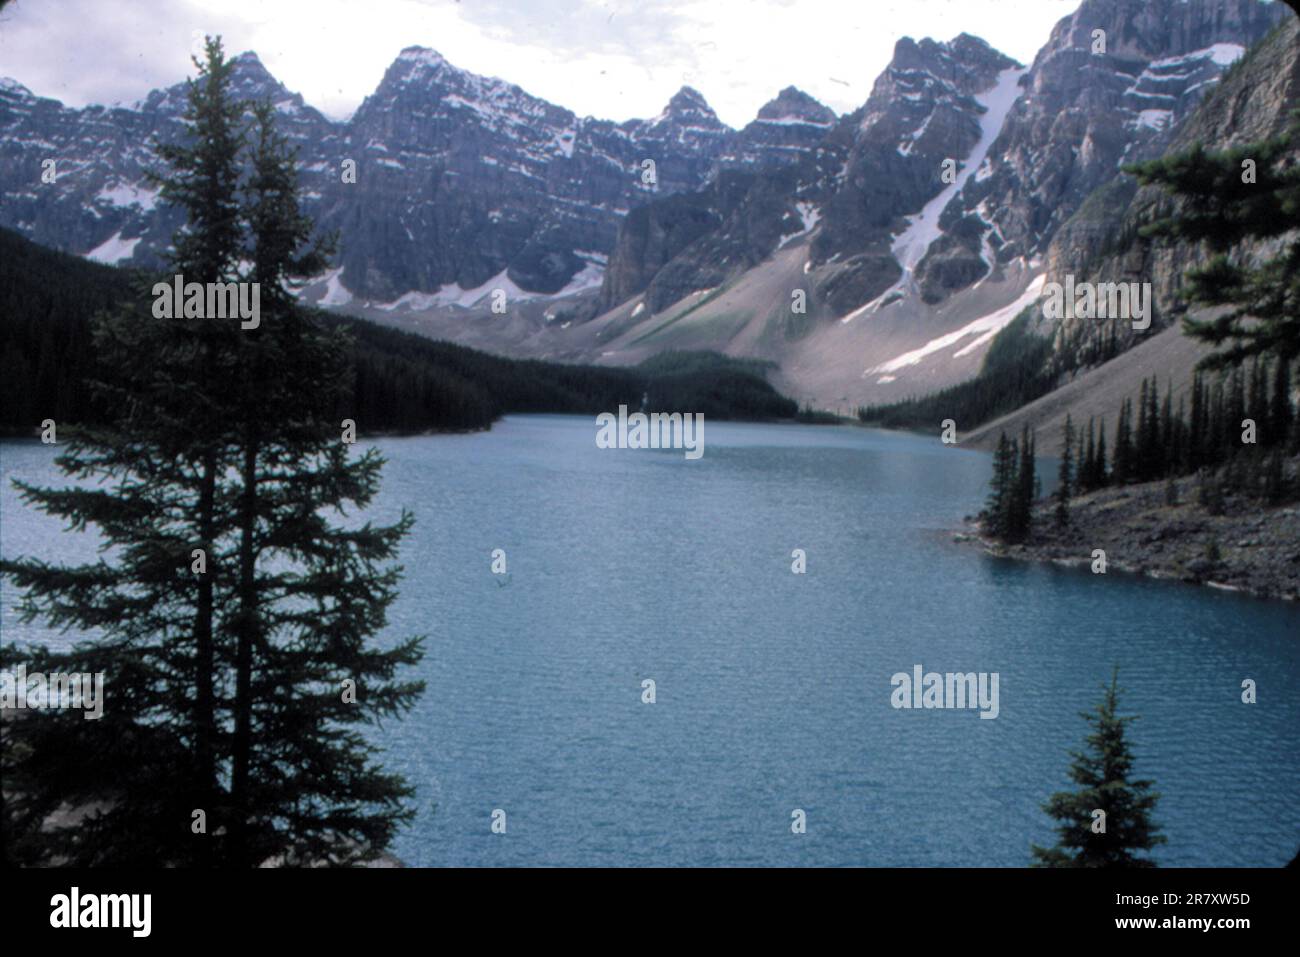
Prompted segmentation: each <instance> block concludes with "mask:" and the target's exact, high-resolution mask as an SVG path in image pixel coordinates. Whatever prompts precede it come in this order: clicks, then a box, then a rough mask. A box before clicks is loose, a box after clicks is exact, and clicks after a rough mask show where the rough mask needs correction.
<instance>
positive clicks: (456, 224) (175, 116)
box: [0, 0, 1291, 411]
mask: <svg viewBox="0 0 1300 957" xmlns="http://www.w3.org/2000/svg"><path fill="white" fill-rule="evenodd" d="M846 15H849V14H846ZM1290 16H1291V14H1290V11H1289V10H1288V9H1287V8H1286V7H1285V6H1283V5H1282V4H1281V3H1269V2H1262V0H1083V2H1082V3H1081V5H1080V6H1079V7H1078V9H1077V10H1075V11H1074V12H1073V13H1070V14H1068V15H1066V16H1064V17H1063V18H1062V20H1061V21H1060V22H1059V23H1058V24H1057V25H1056V27H1055V28H1054V29H1053V31H1052V33H1051V35H1050V37H1048V38H1047V42H1046V44H1045V45H1044V46H1043V48H1042V49H1041V50H1040V51H1039V52H1038V54H1037V56H1035V58H1034V60H1033V62H1032V63H1030V64H1027V65H1026V64H1019V63H1016V62H1015V61H1013V60H1012V59H1011V58H1009V57H1007V56H1005V55H1004V54H1002V53H1000V52H998V51H997V50H994V49H993V48H992V47H990V46H989V45H988V44H987V43H985V42H984V41H983V40H981V39H979V38H977V37H973V36H969V35H965V34H963V35H961V36H958V37H957V38H955V39H953V40H951V41H948V42H936V41H933V40H928V39H927V40H921V41H919V42H917V41H914V40H911V39H907V38H904V39H902V40H899V41H898V43H897V45H896V47H895V51H894V56H893V59H892V61H891V62H890V64H889V66H888V67H887V68H886V69H885V70H884V72H883V73H882V74H881V75H880V77H879V78H878V79H877V81H876V83H875V85H874V87H873V89H872V91H871V94H870V96H869V97H868V99H867V100H866V102H865V103H864V104H863V105H862V106H861V107H860V108H858V109H857V110H855V111H853V112H851V113H849V114H846V115H844V116H840V117H837V116H836V115H835V114H834V113H833V112H832V111H831V110H829V109H827V108H826V107H824V106H823V105H821V104H820V103H818V102H817V101H816V100H814V99H812V98H811V97H809V96H807V95H806V94H804V93H802V92H800V91H799V90H797V89H794V88H788V89H786V90H783V91H781V92H780V93H779V95H777V96H776V98H775V99H773V100H772V101H771V102H770V103H768V104H767V105H766V106H764V107H763V108H762V109H761V110H760V111H759V114H758V116H757V117H756V118H755V120H754V121H753V122H752V123H750V124H748V125H746V126H745V127H744V128H743V129H740V130H733V129H731V128H729V127H727V126H726V125H725V124H723V123H722V122H721V121H719V120H718V118H717V116H716V115H715V114H714V113H713V111H712V110H711V109H710V108H709V106H708V104H707V102H706V101H705V100H704V98H703V97H702V96H701V95H700V94H699V93H698V92H696V91H695V90H692V89H690V88H689V87H686V88H683V89H682V90H680V91H679V92H678V93H676V94H675V95H674V96H673V97H672V98H671V100H670V101H669V103H668V104H667V106H666V107H665V109H664V111H663V112H662V113H661V114H660V115H659V116H657V117H654V118H652V119H645V120H629V121H627V122H623V123H614V122H611V121H608V120H598V119H592V118H580V117H577V116H575V115H574V114H573V113H572V112H570V111H568V110H565V109H563V108H561V107H559V106H556V105H554V104H551V103H548V102H546V101H545V100H542V99H539V98H537V97H533V96H531V95H529V94H528V93H526V92H525V91H524V90H522V89H520V88H519V87H518V86H513V85H510V84H508V83H505V82H503V81H500V80H496V79H489V78H484V77H481V76H477V75H475V74H472V73H468V72H466V71H464V70H460V69H457V68H456V67H454V66H453V65H451V64H450V63H448V62H447V61H446V60H445V59H444V58H443V57H442V56H440V55H439V54H438V53H436V52H434V51H432V50H428V49H425V48H419V47H411V48H408V49H406V50H403V51H402V53H401V55H400V56H399V57H398V58H397V59H396V60H395V61H394V63H393V64H392V65H391V66H390V67H389V69H388V71H387V72H386V74H385V75H384V78H383V80H382V81H381V83H380V84H379V86H378V88H377V89H376V90H375V92H374V93H373V94H372V95H370V96H369V97H367V98H366V100H365V101H364V102H363V103H362V105H361V107H360V108H359V109H358V110H357V112H356V113H355V115H353V116H352V117H351V118H350V119H349V120H347V121H346V122H333V121H331V120H328V119H327V118H325V117H324V116H323V115H321V114H320V113H319V112H317V111H316V110H314V109H312V108H311V107H310V106H308V105H307V104H305V103H304V102H303V100H302V98H301V97H300V96H298V95H296V94H293V93H291V92H289V91H288V90H286V89H285V88H284V87H283V86H282V85H281V84H280V83H279V82H278V81H276V80H275V78H274V77H272V76H271V75H270V74H269V73H268V72H267V71H266V70H265V68H264V67H263V66H262V64H261V63H260V61H259V60H258V58H257V56H256V55H255V54H252V53H244V54H242V55H240V56H239V57H237V58H236V60H235V61H234V68H235V77H236V84H235V86H236V92H237V93H238V94H239V95H241V96H245V97H249V98H258V99H269V100H271V102H273V103H274V104H275V105H276V107H277V109H278V110H279V113H280V115H281V117H282V123H283V126H284V128H285V132H286V133H287V134H288V135H289V136H290V137H291V139H292V140H293V142H294V143H295V145H297V147H298V149H299V151H300V160H301V175H302V182H303V187H304V190H305V199H306V209H307V211H308V212H309V213H310V214H311V215H312V216H314V217H315V218H316V220H317V222H318V223H319V225H320V226H321V228H323V229H331V230H333V229H337V230H338V231H339V232H340V234H341V240H342V241H341V247H340V252H339V258H338V260H337V262H336V264H335V268H334V269H332V270H331V272H330V273H328V274H327V275H326V276H323V277H321V280H320V282H319V283H317V284H316V286H315V287H313V288H312V289H311V290H309V291H308V293H307V295H308V298H310V299H311V300H313V301H315V302H318V303H321V304H323V305H326V306H332V307H338V308H345V309H347V310H349V311H353V312H356V313H358V314H361V315H365V316H368V317H370V318H373V319H378V320H381V321H384V322H387V323H390V324H393V325H397V326H401V327H404V328H408V329H411V330H414V331H419V332H421V333H423V334H426V335H433V336H438V337H443V338H449V339H453V340H457V341H461V342H466V343H468V344H471V345H474V346H476V347H479V348H486V349H490V350H494V351H499V352H503V353H507V354H513V355H522V356H539V357H549V358H558V359H568V360H581V361H599V362H605V363H613V364H633V363H637V362H640V361H642V360H644V359H645V358H647V357H648V356H651V355H654V354H655V353H657V352H661V351H664V350H670V349H701V348H703V349H714V350H717V351H721V352H726V353H729V354H731V355H736V356H743V357H750V358H757V359H762V360H772V361H775V362H777V363H779V364H780V367H781V371H780V373H779V374H778V378H777V382H778V385H779V387H781V388H782V389H783V390H784V391H786V392H787V393H788V394H792V395H796V396H798V397H799V398H801V399H802V400H804V401H806V402H809V403H812V404H815V405H818V406H821V407H827V408H832V409H834V408H837V407H840V408H842V409H844V410H846V411H847V410H848V409H851V408H852V407H854V406H856V405H858V404H865V403H877V402H883V401H889V400H891V398H901V397H903V396H905V395H909V394H921V393H924V392H927V391H934V390H936V389H939V388H942V387H944V386H946V385H950V384H952V383H954V382H957V381H961V380H963V379H968V378H970V377H971V376H973V375H975V374H976V373H977V372H978V370H979V365H980V361H981V357H982V355H983V351H984V349H985V348H987V345H988V343H989V342H990V341H991V339H992V338H993V336H994V335H996V334H997V332H998V330H999V329H1001V328H1003V327H1004V326H1006V325H1007V324H1008V323H1009V322H1010V320H1011V319H1013V318H1014V317H1015V316H1016V315H1017V314H1018V313H1019V312H1020V311H1021V309H1023V308H1024V306H1026V305H1028V304H1029V303H1031V302H1032V301H1033V300H1034V298H1035V294H1036V292H1037V290H1038V289H1039V288H1041V284H1042V282H1043V281H1044V279H1045V278H1046V273H1047V272H1048V271H1049V270H1050V269H1053V268H1056V267H1057V266H1060V265H1064V264H1072V265H1071V268H1075V269H1083V268H1085V267H1087V266H1088V265H1089V264H1091V263H1092V262H1093V261H1094V260H1096V259H1097V257H1098V256H1101V255H1103V253H1104V252H1105V249H1103V247H1105V248H1106V249H1109V248H1110V247H1111V246H1113V245H1114V242H1113V237H1112V238H1111V239H1108V238H1106V237H1108V236H1110V226H1111V222H1112V216H1113V220H1114V222H1115V223H1116V224H1118V223H1120V222H1121V221H1122V220H1123V219H1124V218H1125V217H1126V216H1131V215H1136V214H1135V213H1133V211H1132V210H1131V209H1130V207H1129V204H1130V202H1131V201H1133V199H1134V197H1133V192H1134V191H1133V190H1132V188H1131V179H1129V178H1128V177H1125V176H1123V175H1122V174H1121V166H1122V165H1123V164H1124V163H1127V162H1130V161H1134V160H1138V159H1142V158H1147V157H1152V156H1157V155H1160V154H1161V153H1163V152H1164V151H1166V150H1167V149H1169V148H1170V146H1171V144H1174V143H1184V144H1185V143H1186V142H1187V136H1186V134H1184V133H1183V131H1184V129H1186V128H1189V127H1188V123H1189V117H1192V116H1193V114H1195V113H1196V111H1197V108H1198V105H1199V104H1200V103H1201V102H1202V101H1203V100H1204V98H1205V96H1206V94H1207V93H1208V91H1210V90H1211V89H1213V88H1214V87H1215V85H1216V84H1217V83H1218V81H1219V80H1220V78H1221V77H1222V75H1223V74H1224V72H1225V71H1226V70H1228V69H1229V68H1230V67H1231V66H1232V64H1234V63H1235V62H1237V61H1238V60H1239V59H1240V58H1241V57H1242V56H1243V55H1244V53H1245V52H1246V51H1247V50H1248V49H1250V48H1252V47H1254V46H1255V45H1256V44H1258V43H1259V42H1260V40H1262V39H1263V38H1264V37H1265V36H1266V35H1267V34H1269V32H1270V31H1271V30H1272V29H1273V28H1274V27H1275V26H1276V25H1277V24H1278V23H1279V21H1281V20H1282V19H1283V18H1285V17H1290ZM183 95H184V85H183V84H181V85H177V86H174V87H170V88H168V89H166V90H161V91H155V92H153V93H151V94H150V95H149V96H147V97H146V98H144V99H143V100H142V101H140V102H139V103H137V104H135V105H134V106H132V107H115V108H104V107H88V108H85V109H69V108H65V107H63V106H61V105H60V104H58V103H57V102H55V101H52V100H48V99H41V98H38V97H35V96H33V95H32V94H31V93H30V92H29V91H28V90H26V89H25V88H24V87H22V86H21V85H20V84H19V83H17V82H16V81H12V80H3V81H0V225H6V226H9V227H11V228H14V229H15V230H17V231H19V232H20V233H22V234H23V235H24V236H26V237H28V238H30V239H33V240H35V241H37V242H40V243H42V244H45V245H49V246H52V247H55V248H58V249H62V250H65V251H69V252H74V253H79V254H83V255H87V256H89V257H90V258H93V259H97V260H101V261H112V262H120V263H124V264H134V265H154V264H157V263H158V261H159V258H160V256H161V254H162V253H163V252H164V250H165V249H166V246H167V244H168V242H169V239H170V235H171V232H172V230H173V229H174V228H175V227H176V225H177V223H176V222H175V220H174V219H173V218H172V216H171V214H170V213H169V211H167V210H166V209H164V208H163V207H162V206H161V205H160V204H158V203H157V197H156V196H155V195H154V194H153V193H152V192H151V191H150V190H149V188H148V186H147V184H146V183H145V181H144V171H145V169H147V168H149V167H150V166H151V165H152V164H153V163H154V162H155V160H154V157H153V154H152V152H151V151H150V149H149V146H148V144H149V143H150V142H151V141H152V140H153V139H158V140H161V141H163V142H166V141H168V140H171V139H173V138H175V137H176V136H178V135H179V134H180V132H181V126H180V122H179V116H180V113H181V109H182V105H183ZM1243 95H1244V96H1246V97H1247V98H1249V96H1250V95H1251V94H1250V91H1249V90H1247V91H1245V93H1244V94H1243ZM1278 95H1282V94H1278ZM1281 110H1282V106H1281V105H1280V103H1278V102H1274V103H1271V104H1270V105H1269V107H1268V111H1271V112H1272V113H1273V114H1278V113H1279V111H1281ZM1200 123H1201V125H1200V126H1198V127H1197V129H1199V130H1201V133H1202V134H1203V135H1205V136H1210V135H1211V134H1212V133H1213V132H1214V131H1213V129H1212V127H1213V122H1212V121H1211V122H1209V123H1208V124H1207V122H1206V121H1204V120H1202V121H1200ZM1180 137H1181V138H1180ZM46 159H53V160H55V161H56V167H57V169H58V173H59V175H58V179H57V181H56V182H55V183H53V184H42V183H41V182H40V173H41V162H42V160H46ZM347 159H353V160H355V161H356V166H357V176H356V182H355V183H345V182H343V178H342V175H341V171H342V164H343V162H344V160H347ZM647 161H653V170H654V176H653V177H648V176H647V175H646V173H647ZM1126 183H1127V184H1130V185H1125V184H1126ZM1089 224H1091V225H1089ZM493 289H502V290H504V291H505V292H506V294H507V298H508V300H509V302H510V304H511V306H510V314H509V315H508V316H493V315H492V314H491V313H490V312H489V311H488V310H487V308H486V304H487V302H488V299H489V293H490V292H491V291H492V290H493ZM1167 293H1168V290H1166V296H1165V299H1166V301H1168V299H1169V296H1168V295H1167ZM800 295H801V296H802V301H801V306H802V308H792V296H794V297H795V299H798V298H799V296H800ZM480 320H481V321H480ZM1161 321H1162V320H1160V319H1159V318H1158V324H1159V323H1160V322H1161ZM1165 321H1167V320H1165Z"/></svg>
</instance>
